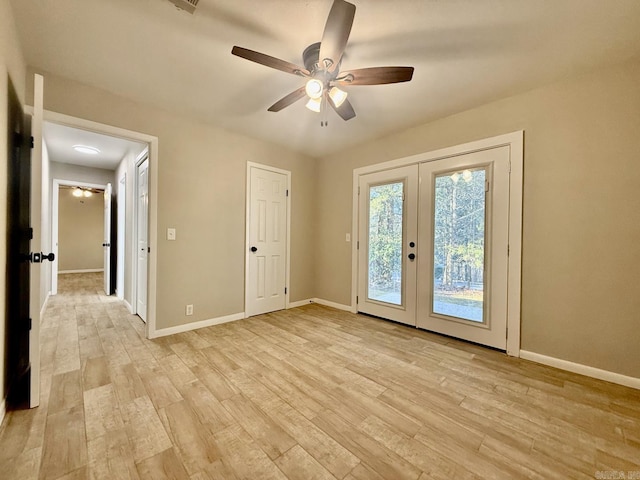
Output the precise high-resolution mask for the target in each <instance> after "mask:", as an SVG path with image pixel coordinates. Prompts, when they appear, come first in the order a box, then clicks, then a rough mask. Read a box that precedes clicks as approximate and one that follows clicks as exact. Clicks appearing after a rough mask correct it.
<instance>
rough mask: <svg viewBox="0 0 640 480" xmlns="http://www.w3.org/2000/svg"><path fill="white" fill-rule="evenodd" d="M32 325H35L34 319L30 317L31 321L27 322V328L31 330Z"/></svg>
mask: <svg viewBox="0 0 640 480" xmlns="http://www.w3.org/2000/svg"><path fill="white" fill-rule="evenodd" d="M32 327H33V320H32V319H31V318H29V322H28V323H27V330H29V331H31V328H32Z"/></svg>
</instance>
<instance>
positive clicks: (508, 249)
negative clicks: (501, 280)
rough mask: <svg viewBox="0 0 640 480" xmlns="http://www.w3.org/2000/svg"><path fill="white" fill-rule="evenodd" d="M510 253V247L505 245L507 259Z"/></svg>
mask: <svg viewBox="0 0 640 480" xmlns="http://www.w3.org/2000/svg"><path fill="white" fill-rule="evenodd" d="M510 253H511V245H507V257H508V256H509V254H510Z"/></svg>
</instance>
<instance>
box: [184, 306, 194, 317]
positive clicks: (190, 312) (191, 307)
mask: <svg viewBox="0 0 640 480" xmlns="http://www.w3.org/2000/svg"><path fill="white" fill-rule="evenodd" d="M185 314H186V315H193V305H187V308H186V309H185Z"/></svg>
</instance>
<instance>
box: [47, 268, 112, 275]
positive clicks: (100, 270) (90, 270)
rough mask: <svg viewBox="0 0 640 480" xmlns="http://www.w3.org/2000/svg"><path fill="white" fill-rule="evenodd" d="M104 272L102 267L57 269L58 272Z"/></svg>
mask: <svg viewBox="0 0 640 480" xmlns="http://www.w3.org/2000/svg"><path fill="white" fill-rule="evenodd" d="M98 272H104V268H85V269H81V270H58V274H64V273H98Z"/></svg>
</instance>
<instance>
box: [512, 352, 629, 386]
mask: <svg viewBox="0 0 640 480" xmlns="http://www.w3.org/2000/svg"><path fill="white" fill-rule="evenodd" d="M520 358H524V359H525V360H531V361H532V362H536V363H541V364H543V365H548V366H549V367H555V368H559V369H561V370H566V371H568V372H572V373H579V374H580V375H585V376H587V377H592V378H597V379H598V380H605V381H607V382H611V383H617V384H618V385H624V386H625V387H631V388H637V389H638V390H640V378H636V377H629V376H627V375H622V374H620V373H615V372H610V371H608V370H601V369H599V368H595V367H590V366H588V365H582V364H581V363H573V362H569V361H567V360H562V359H560V358H555V357H548V356H546V355H541V354H539V353H535V352H528V351H526V350H520Z"/></svg>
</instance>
